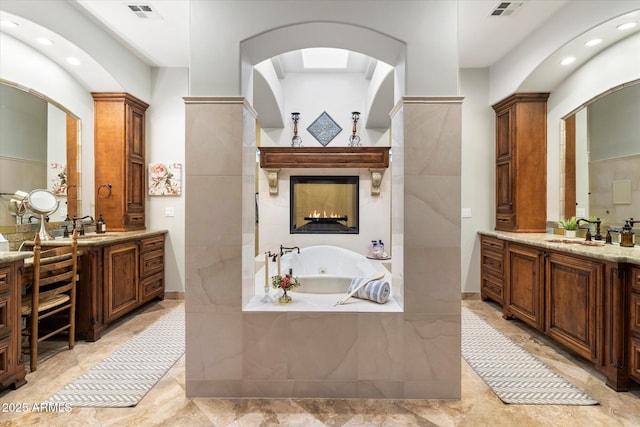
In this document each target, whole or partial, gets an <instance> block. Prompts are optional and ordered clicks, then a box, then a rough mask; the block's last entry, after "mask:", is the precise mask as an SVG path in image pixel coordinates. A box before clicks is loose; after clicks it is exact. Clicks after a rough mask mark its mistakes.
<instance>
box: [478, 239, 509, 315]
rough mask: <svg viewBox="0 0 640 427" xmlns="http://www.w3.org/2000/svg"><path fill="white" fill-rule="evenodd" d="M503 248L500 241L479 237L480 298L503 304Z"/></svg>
mask: <svg viewBox="0 0 640 427" xmlns="http://www.w3.org/2000/svg"><path fill="white" fill-rule="evenodd" d="M504 247H505V244H504V242H503V241H502V240H500V239H496V238H494V237H489V236H480V258H481V266H480V275H481V279H480V280H481V285H480V296H481V297H482V299H483V300H487V299H492V300H494V301H496V302H497V303H499V304H501V305H502V304H503V303H504V273H505V269H504Z"/></svg>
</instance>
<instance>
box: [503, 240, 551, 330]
mask: <svg viewBox="0 0 640 427" xmlns="http://www.w3.org/2000/svg"><path fill="white" fill-rule="evenodd" d="M506 254H507V255H506V260H507V263H506V264H507V271H506V286H505V297H504V306H503V317H504V318H505V319H509V318H511V317H513V316H515V317H517V318H518V319H520V320H522V321H523V322H525V323H527V324H529V325H531V326H533V327H534V328H537V329H540V330H542V328H543V324H544V323H543V322H544V313H543V307H544V273H543V271H544V270H543V267H544V264H543V261H542V258H543V251H542V250H540V249H538V248H535V247H530V246H524V245H518V244H511V243H509V244H508V245H507V252H506Z"/></svg>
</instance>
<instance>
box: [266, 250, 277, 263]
mask: <svg viewBox="0 0 640 427" xmlns="http://www.w3.org/2000/svg"><path fill="white" fill-rule="evenodd" d="M267 256H268V257H269V258H271V261H273V262H276V261H277V260H278V252H276V253H274V254H272V253H271V251H269V252H267Z"/></svg>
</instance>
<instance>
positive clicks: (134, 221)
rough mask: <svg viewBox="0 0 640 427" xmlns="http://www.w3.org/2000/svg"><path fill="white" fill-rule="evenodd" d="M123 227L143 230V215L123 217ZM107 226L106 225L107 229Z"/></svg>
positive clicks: (128, 214)
mask: <svg viewBox="0 0 640 427" xmlns="http://www.w3.org/2000/svg"><path fill="white" fill-rule="evenodd" d="M124 225H125V226H128V227H135V228H144V213H127V214H125V215H124ZM108 226H109V224H107V227H108Z"/></svg>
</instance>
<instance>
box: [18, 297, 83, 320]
mask: <svg viewBox="0 0 640 427" xmlns="http://www.w3.org/2000/svg"><path fill="white" fill-rule="evenodd" d="M70 299H71V298H69V295H67V294H58V295H54V296H52V297H49V298H46V299H41V300H40V304H38V312H41V311H46V310H49V309H52V308H54V307H57V306H59V305H62V304H65V303H66V302H67V301H69V300H70ZM31 311H32V307H31V296H30V295H28V296H27V297H25V298H23V299H22V315H23V316H28V315H29V314H31Z"/></svg>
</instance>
